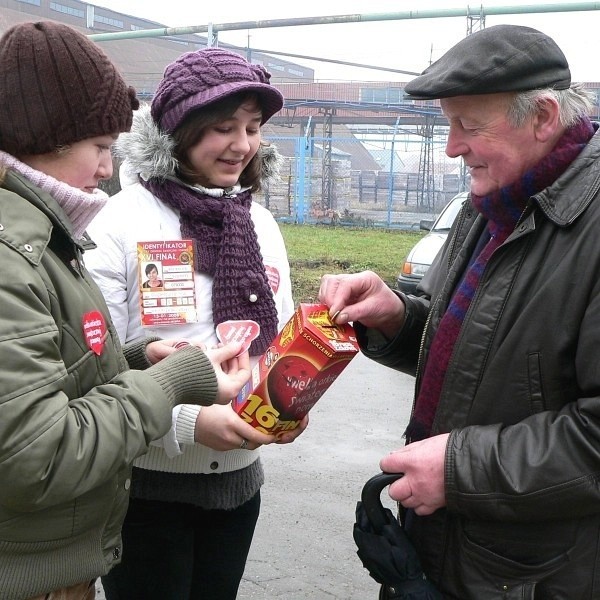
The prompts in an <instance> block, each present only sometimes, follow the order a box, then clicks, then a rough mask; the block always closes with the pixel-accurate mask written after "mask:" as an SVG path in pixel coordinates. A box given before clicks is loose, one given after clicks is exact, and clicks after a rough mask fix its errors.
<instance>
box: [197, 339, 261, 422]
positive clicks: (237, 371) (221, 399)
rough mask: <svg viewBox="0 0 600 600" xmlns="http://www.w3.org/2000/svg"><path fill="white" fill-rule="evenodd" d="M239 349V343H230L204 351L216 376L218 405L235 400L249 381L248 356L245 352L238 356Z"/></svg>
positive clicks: (240, 344) (240, 347) (240, 346)
mask: <svg viewBox="0 0 600 600" xmlns="http://www.w3.org/2000/svg"><path fill="white" fill-rule="evenodd" d="M241 349H242V343H241V342H231V343H229V344H225V345H219V347H218V348H211V349H210V350H205V352H206V356H208V358H209V360H210V362H211V364H212V366H213V368H214V370H215V374H216V376H217V385H218V391H217V400H216V401H217V402H218V403H219V404H224V403H226V402H229V401H230V400H232V399H233V398H235V397H236V396H237V395H238V393H239V392H240V390H241V389H242V388H243V387H244V384H245V383H246V382H247V381H248V379H250V373H251V370H250V355H249V354H248V352H247V351H246V352H243V353H242V354H239V355H238V353H239V352H240V350H241ZM238 418H239V417H238Z"/></svg>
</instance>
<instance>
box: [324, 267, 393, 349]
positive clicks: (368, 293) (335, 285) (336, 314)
mask: <svg viewBox="0 0 600 600" xmlns="http://www.w3.org/2000/svg"><path fill="white" fill-rule="evenodd" d="M319 301H320V302H322V303H323V304H326V305H327V306H328V307H329V314H330V315H331V316H332V318H334V321H335V322H336V323H340V324H341V323H347V322H348V321H360V322H361V323H362V324H363V325H364V326H365V327H373V328H375V329H378V330H379V331H381V332H382V333H383V334H384V335H385V336H386V337H387V338H388V339H391V338H393V337H394V336H395V335H396V333H398V331H399V330H400V328H401V327H402V325H403V324H404V317H405V311H404V303H403V302H402V300H400V298H398V296H396V294H394V292H392V290H391V289H390V288H389V287H388V286H387V285H386V283H385V282H384V281H383V280H382V279H381V278H380V277H379V276H378V275H376V274H375V273H373V272H372V271H363V272H362V273H355V274H352V275H323V277H322V279H321V287H320V289H319Z"/></svg>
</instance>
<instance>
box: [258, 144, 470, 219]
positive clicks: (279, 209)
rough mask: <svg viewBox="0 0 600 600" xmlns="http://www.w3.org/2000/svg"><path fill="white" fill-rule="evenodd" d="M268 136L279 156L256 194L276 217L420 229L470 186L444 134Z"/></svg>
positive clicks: (460, 163) (259, 200)
mask: <svg viewBox="0 0 600 600" xmlns="http://www.w3.org/2000/svg"><path fill="white" fill-rule="evenodd" d="M266 140H267V141H268V142H270V143H272V144H274V145H276V146H277V148H278V150H279V152H280V154H282V155H283V156H284V161H283V165H282V168H281V171H280V178H279V180H278V181H277V182H274V183H271V184H269V185H267V186H265V188H264V189H263V190H262V192H261V193H260V194H257V195H255V199H256V200H257V201H258V202H260V203H261V204H262V205H263V206H265V207H266V208H268V209H269V210H270V211H271V212H272V213H273V215H274V216H275V218H276V219H278V220H280V221H288V222H294V223H337V224H348V225H357V226H373V227H389V228H404V229H411V228H418V227H419V221H420V220H421V219H425V218H432V216H433V215H435V214H437V213H439V212H440V210H441V209H442V208H443V207H444V205H445V204H446V203H447V202H448V201H449V200H450V199H451V198H452V197H453V196H454V195H456V194H457V193H458V192H461V191H464V190H465V189H466V187H467V186H468V177H467V176H466V175H465V172H464V168H463V167H462V161H460V160H458V159H449V158H448V157H447V156H446V155H445V154H444V147H445V140H444V139H436V140H425V141H420V140H415V136H414V135H411V136H407V137H406V138H405V139H400V140H399V139H390V136H372V135H369V136H366V137H365V136H363V137H362V139H359V138H357V137H352V136H349V137H344V138H323V137H312V138H308V137H283V136H281V137H276V136H269V137H267V138H266ZM328 146H329V151H327V150H326V148H327V147H328Z"/></svg>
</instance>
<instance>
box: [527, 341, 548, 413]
mask: <svg viewBox="0 0 600 600" xmlns="http://www.w3.org/2000/svg"><path fill="white" fill-rule="evenodd" d="M527 371H528V376H529V403H530V406H531V414H532V415H535V414H538V413H541V412H543V411H545V410H546V404H545V402H544V390H543V389H542V366H541V362H540V355H539V353H538V352H536V353H533V354H529V355H528V356H527Z"/></svg>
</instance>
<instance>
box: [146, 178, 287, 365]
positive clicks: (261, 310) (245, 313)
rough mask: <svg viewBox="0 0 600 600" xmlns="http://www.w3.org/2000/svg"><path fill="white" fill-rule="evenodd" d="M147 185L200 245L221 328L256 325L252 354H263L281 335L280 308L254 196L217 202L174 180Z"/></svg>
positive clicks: (200, 263) (198, 259) (200, 266)
mask: <svg viewBox="0 0 600 600" xmlns="http://www.w3.org/2000/svg"><path fill="white" fill-rule="evenodd" d="M142 185H143V186H144V187H145V188H146V189H148V190H149V191H150V192H151V193H152V194H154V195H155V196H156V197H158V198H160V200H162V201H163V202H164V203H165V204H168V205H169V206H171V207H173V208H175V209H177V210H178V211H179V223H180V225H181V237H182V238H183V239H192V240H193V241H194V246H195V249H194V255H195V265H194V266H195V269H196V270H197V271H199V272H202V273H207V274H208V275H211V276H212V277H213V288H212V308H213V321H214V323H215V325H218V324H219V323H222V322H223V321H227V320H229V319H235V320H240V319H241V320H246V319H250V320H252V321H256V322H257V323H258V324H259V325H260V335H259V336H258V337H257V338H256V339H255V340H254V341H253V342H252V344H251V346H250V354H251V355H253V356H256V355H260V354H263V353H264V352H265V351H266V350H267V348H268V347H269V344H270V343H271V342H272V341H273V339H274V337H275V336H276V335H277V308H276V306H275V300H274V298H273V292H272V291H271V288H270V286H269V280H268V277H267V273H266V271H265V265H264V262H263V258H262V255H261V253H260V247H259V245H258V239H257V237H256V231H255V229H254V223H253V222H252V219H251V217H250V205H251V203H252V195H251V194H250V192H249V191H245V192H240V193H239V194H237V195H231V196H228V195H224V196H222V197H220V198H214V197H212V196H209V195H207V194H204V193H202V192H200V191H198V192H196V191H194V190H192V189H190V188H187V187H185V186H184V185H181V184H178V183H176V182H175V181H171V180H168V179H167V180H164V181H158V180H155V179H150V180H149V181H142Z"/></svg>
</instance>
